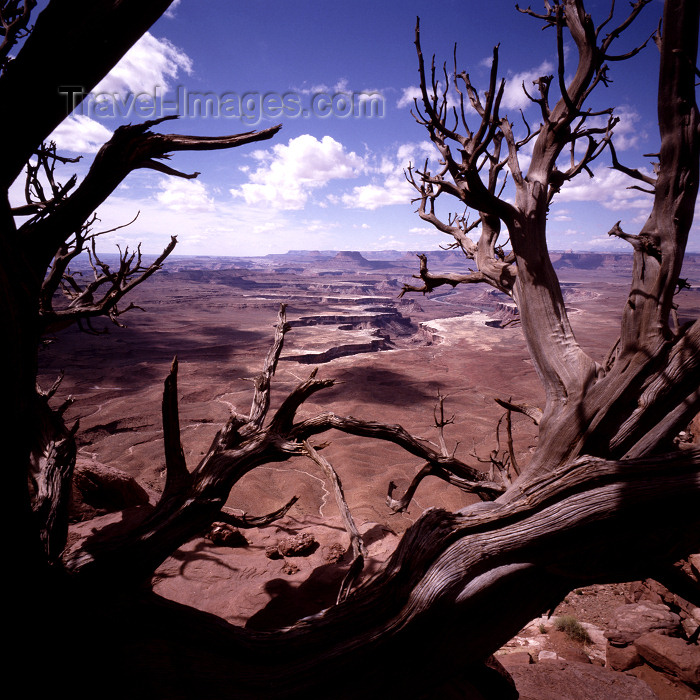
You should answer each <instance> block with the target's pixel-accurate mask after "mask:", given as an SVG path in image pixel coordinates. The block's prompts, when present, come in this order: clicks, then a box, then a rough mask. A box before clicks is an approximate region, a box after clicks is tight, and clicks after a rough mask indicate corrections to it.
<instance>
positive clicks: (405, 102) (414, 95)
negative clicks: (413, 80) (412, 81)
mask: <svg viewBox="0 0 700 700" xmlns="http://www.w3.org/2000/svg"><path fill="white" fill-rule="evenodd" d="M421 99H422V97H421V90H420V88H419V87H418V86H411V87H407V88H404V89H403V90H402V91H401V97H399V99H398V102H397V103H396V106H397V107H399V108H401V107H413V105H414V102H413V101H414V100H418V103H419V104H420V101H421Z"/></svg>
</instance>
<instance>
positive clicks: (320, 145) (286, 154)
mask: <svg viewBox="0 0 700 700" xmlns="http://www.w3.org/2000/svg"><path fill="white" fill-rule="evenodd" d="M251 156H252V157H253V158H255V159H256V160H257V161H258V162H259V163H260V166H259V167H258V168H257V169H256V170H255V171H254V172H252V173H250V174H249V182H247V183H244V184H243V185H241V186H240V188H238V189H232V190H231V194H233V195H234V196H235V197H243V198H244V199H245V201H246V202H247V203H248V204H265V205H267V206H269V207H272V208H274V209H287V210H292V209H303V207H304V205H305V204H306V201H307V200H308V198H309V196H310V195H311V193H312V191H313V190H316V189H319V188H322V187H324V186H325V185H327V184H328V183H329V182H330V181H331V180H344V179H349V178H354V177H357V176H358V175H360V174H361V173H362V172H363V170H364V167H365V163H364V160H363V159H362V157H360V156H358V155H357V154H356V153H355V152H354V151H353V152H348V151H346V150H345V148H344V147H343V145H342V144H341V143H339V142H338V141H336V140H335V139H333V138H331V137H330V136H324V137H323V138H322V139H321V140H320V141H319V140H318V139H317V138H315V137H314V136H311V134H302V135H301V136H298V137H297V138H294V139H290V140H289V143H288V144H287V145H286V146H285V145H284V144H277V145H275V146H273V147H272V148H270V149H268V150H256V151H254V152H253V153H252V154H251Z"/></svg>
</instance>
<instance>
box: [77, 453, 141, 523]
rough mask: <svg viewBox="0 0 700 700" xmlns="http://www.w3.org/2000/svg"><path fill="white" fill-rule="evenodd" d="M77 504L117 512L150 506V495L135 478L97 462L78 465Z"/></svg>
mask: <svg viewBox="0 0 700 700" xmlns="http://www.w3.org/2000/svg"><path fill="white" fill-rule="evenodd" d="M73 486H74V490H73V497H74V500H75V501H76V505H78V508H80V505H82V504H87V505H89V506H92V508H95V509H97V510H99V511H103V512H113V511H117V510H123V509H124V508H129V507H130V506H140V505H146V504H147V503H148V502H149V494H148V492H147V491H146V489H144V488H143V487H142V486H141V485H140V484H139V483H138V482H137V481H136V479H134V478H133V477H131V476H129V475H128V474H125V473H124V472H123V471H120V470H119V469H115V468H114V467H109V466H107V465H105V464H99V463H97V462H88V461H83V462H78V463H77V464H76V465H75V472H74V475H73Z"/></svg>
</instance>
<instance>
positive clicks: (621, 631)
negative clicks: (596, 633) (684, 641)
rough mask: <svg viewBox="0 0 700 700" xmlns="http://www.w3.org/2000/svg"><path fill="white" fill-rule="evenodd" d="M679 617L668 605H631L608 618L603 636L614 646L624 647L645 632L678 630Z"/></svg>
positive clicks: (643, 603) (623, 607)
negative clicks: (607, 624) (607, 625)
mask: <svg viewBox="0 0 700 700" xmlns="http://www.w3.org/2000/svg"><path fill="white" fill-rule="evenodd" d="M680 621H681V619H680V617H679V616H678V615H676V613H673V612H671V609H670V608H669V607H668V605H662V604H659V603H650V602H647V601H644V602H641V603H632V604H630V605H622V606H620V607H619V608H617V609H616V610H615V611H614V612H613V614H612V617H611V618H610V622H609V627H608V630H607V631H606V633H605V636H606V637H607V638H608V640H609V641H610V643H611V644H613V645H615V646H625V645H627V644H630V643H632V642H634V641H635V640H636V639H637V638H639V637H641V636H642V635H643V634H646V633H647V632H654V631H658V632H661V633H663V634H669V633H671V632H674V631H675V630H676V629H678V626H679V624H680Z"/></svg>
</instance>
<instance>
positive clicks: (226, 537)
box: [206, 522, 248, 547]
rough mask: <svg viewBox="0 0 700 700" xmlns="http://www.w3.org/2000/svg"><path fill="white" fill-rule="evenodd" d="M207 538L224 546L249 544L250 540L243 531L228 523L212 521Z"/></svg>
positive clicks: (245, 545)
mask: <svg viewBox="0 0 700 700" xmlns="http://www.w3.org/2000/svg"><path fill="white" fill-rule="evenodd" d="M206 539H208V540H209V541H210V542H212V543H213V544H218V545H221V546H223V547H247V546H248V540H247V539H246V538H245V537H244V536H243V534H242V533H241V531H240V530H238V529H237V528H235V527H233V526H232V525H229V524H228V523H219V522H216V523H212V524H211V527H210V528H209V532H208V533H207V535H206Z"/></svg>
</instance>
